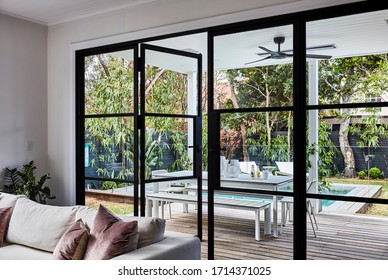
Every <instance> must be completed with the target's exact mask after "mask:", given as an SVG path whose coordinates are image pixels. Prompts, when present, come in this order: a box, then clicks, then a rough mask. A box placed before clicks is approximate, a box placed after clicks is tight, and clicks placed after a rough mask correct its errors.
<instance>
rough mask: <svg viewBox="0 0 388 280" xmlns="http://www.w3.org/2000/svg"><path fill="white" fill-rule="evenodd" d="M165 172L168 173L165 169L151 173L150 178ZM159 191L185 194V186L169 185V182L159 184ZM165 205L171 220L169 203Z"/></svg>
mask: <svg viewBox="0 0 388 280" xmlns="http://www.w3.org/2000/svg"><path fill="white" fill-rule="evenodd" d="M167 172H168V171H167V170H166V169H158V170H154V171H152V172H151V174H152V178H154V175H155V174H163V173H167ZM159 191H161V192H167V193H180V194H183V193H185V186H182V185H176V184H171V183H170V182H159ZM166 204H168V206H169V212H170V219H171V202H166ZM162 207H164V205H163V204H162Z"/></svg>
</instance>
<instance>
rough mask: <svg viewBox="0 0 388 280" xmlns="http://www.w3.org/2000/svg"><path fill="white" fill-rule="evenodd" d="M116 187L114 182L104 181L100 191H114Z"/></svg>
mask: <svg viewBox="0 0 388 280" xmlns="http://www.w3.org/2000/svg"><path fill="white" fill-rule="evenodd" d="M116 187H117V184H116V182H112V181H105V182H104V183H103V184H102V186H101V189H102V190H111V189H115V188H116Z"/></svg>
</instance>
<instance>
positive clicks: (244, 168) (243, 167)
mask: <svg viewBox="0 0 388 280" xmlns="http://www.w3.org/2000/svg"><path fill="white" fill-rule="evenodd" d="M239 163H240V171H241V173H246V174H250V173H251V167H252V165H253V166H254V167H255V170H257V165H256V163H255V162H254V161H240V162H239Z"/></svg>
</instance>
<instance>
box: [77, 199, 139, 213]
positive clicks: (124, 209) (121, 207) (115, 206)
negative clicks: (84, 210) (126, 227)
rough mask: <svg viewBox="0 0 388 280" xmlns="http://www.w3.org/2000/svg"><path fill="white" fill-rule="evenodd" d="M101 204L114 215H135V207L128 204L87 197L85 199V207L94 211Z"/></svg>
mask: <svg viewBox="0 0 388 280" xmlns="http://www.w3.org/2000/svg"><path fill="white" fill-rule="evenodd" d="M100 204H102V205H104V206H105V207H106V208H108V209H109V210H110V211H111V212H112V213H113V214H116V215H124V214H132V213H133V205H131V204H128V203H117V202H112V201H105V200H97V199H95V198H90V197H87V196H86V198H85V205H86V206H89V207H91V208H93V209H98V207H99V206H100Z"/></svg>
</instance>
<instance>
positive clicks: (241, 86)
mask: <svg viewBox="0 0 388 280" xmlns="http://www.w3.org/2000/svg"><path fill="white" fill-rule="evenodd" d="M280 34H281V35H280ZM292 47H293V33H292V25H287V26H279V27H274V28H268V29H261V30H254V31H247V32H240V33H234V34H230V35H223V36H217V37H215V38H214V71H215V73H214V108H215V109H232V108H259V107H281V106H291V105H292V92H293V85H292V82H293V80H292V79H293V68H292V67H293V66H292V62H293V61H292V53H293V52H292Z"/></svg>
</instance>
